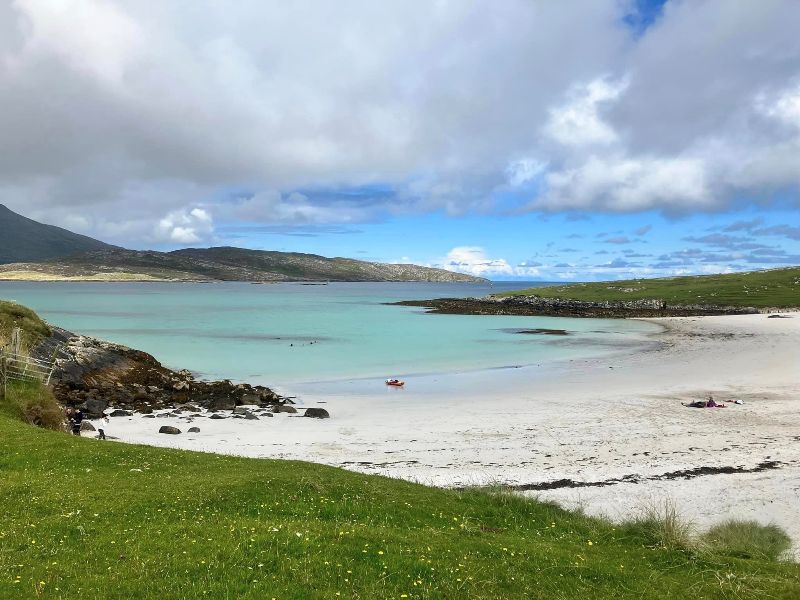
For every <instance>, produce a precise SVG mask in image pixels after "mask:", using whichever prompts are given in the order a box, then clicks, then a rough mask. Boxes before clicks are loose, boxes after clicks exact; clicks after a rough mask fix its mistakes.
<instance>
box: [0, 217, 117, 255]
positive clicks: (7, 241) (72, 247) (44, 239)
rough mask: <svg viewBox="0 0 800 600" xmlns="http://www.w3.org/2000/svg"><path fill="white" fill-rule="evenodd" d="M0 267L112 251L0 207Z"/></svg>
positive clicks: (95, 242) (97, 241)
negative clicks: (95, 251)
mask: <svg viewBox="0 0 800 600" xmlns="http://www.w3.org/2000/svg"><path fill="white" fill-rule="evenodd" d="M0 231H1V232H2V237H1V238H0V264H3V263H17V262H37V261H42V260H51V259H55V258H62V257H64V256H69V255H71V254H77V253H80V252H89V251H91V250H103V249H109V248H113V247H114V246H111V245H109V244H106V243H104V242H101V241H99V240H95V239H93V238H90V237H87V236H85V235H79V234H77V233H72V232H71V231H67V230H66V229H62V228H61V227H55V226H54V225H45V224H44V223H38V222H37V221H34V220H33V219H29V218H27V217H23V216H22V215H19V214H17V213H15V212H13V211H12V210H10V209H8V208H6V207H5V206H4V205H2V204H0Z"/></svg>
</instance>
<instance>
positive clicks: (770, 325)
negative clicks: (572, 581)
mask: <svg viewBox="0 0 800 600" xmlns="http://www.w3.org/2000/svg"><path fill="white" fill-rule="evenodd" d="M786 314H787V315H789V316H790V318H769V316H768V315H766V314H756V315H736V316H708V317H671V318H664V319H655V320H653V322H655V323H657V324H658V325H660V326H661V327H662V328H663V331H662V332H661V333H658V334H655V335H653V336H651V340H650V341H649V343H647V344H640V345H638V346H636V347H633V348H630V349H628V350H627V351H620V352H617V353H615V354H612V355H610V356H607V357H602V358H590V359H576V360H571V361H563V362H561V363H557V364H552V363H551V364H549V365H547V366H546V367H537V366H536V365H532V366H526V367H521V368H507V369H494V370H490V371H469V372H463V373H446V374H438V375H424V376H420V377H418V378H410V379H409V380H408V381H407V383H406V388H405V389H402V390H390V389H386V386H384V385H383V382H382V381H381V380H377V379H369V380H359V381H340V382H328V383H318V384H303V385H299V386H296V387H293V388H291V389H286V390H282V391H283V392H284V393H287V394H289V395H296V396H297V400H296V402H297V406H298V408H300V407H302V406H316V407H323V408H326V409H327V410H328V411H329V412H330V413H331V417H332V418H330V419H325V420H318V419H311V418H303V417H301V416H299V415H301V414H302V411H300V412H299V414H298V415H291V414H275V415H274V416H273V417H271V418H265V417H264V416H262V417H261V418H260V419H258V420H243V419H234V418H226V419H219V420H212V419H210V418H209V417H208V416H207V415H206V414H204V413H199V416H198V414H194V415H189V414H182V415H180V416H166V417H161V418H159V417H156V418H155V419H153V418H145V417H144V416H142V415H135V416H133V417H116V418H113V419H111V423H110V425H109V426H108V428H107V429H108V433H109V435H111V436H113V437H116V438H118V439H119V440H121V441H124V442H130V443H142V444H152V445H158V446H169V447H177V448H185V449H191V450H200V451H207V452H221V453H229V454H236V455H242V456H251V457H258V458H282V459H297V460H306V461H312V462H318V463H324V464H329V465H334V466H339V467H344V468H347V469H352V470H356V471H361V472H365V473H374V474H382V475H386V476H390V477H397V478H403V479H408V480H413V481H418V482H421V483H424V484H429V485H437V486H456V487H460V486H468V485H488V484H503V485H508V486H514V487H516V488H517V489H519V490H520V493H524V494H527V495H532V496H536V497H538V498H541V499H544V500H553V501H556V502H558V503H560V504H562V505H564V506H568V507H575V506H580V507H581V508H583V509H584V510H585V511H587V512H588V513H591V514H602V515H606V516H609V517H611V518H615V519H620V518H628V517H631V516H633V515H635V514H638V513H639V512H641V511H642V510H643V509H644V508H646V507H647V506H652V505H662V504H663V503H664V502H665V501H669V502H673V503H674V504H675V506H676V508H677V509H678V511H679V512H680V513H681V514H682V515H683V516H684V517H685V518H687V519H689V520H691V521H692V522H693V523H695V524H696V525H697V526H698V528H705V527H708V526H709V525H711V524H713V523H715V522H718V521H721V520H724V519H726V518H740V519H756V520H758V521H760V522H763V523H776V524H778V525H780V526H781V527H783V528H785V529H786V530H787V532H788V533H789V534H790V536H791V537H792V538H793V539H794V540H795V549H796V548H797V547H798V543H797V542H798V540H800V444H798V442H800V411H799V410H798V409H800V368H798V367H800V314H798V313H786ZM278 389H280V388H278ZM708 395H713V396H714V398H715V400H716V401H717V402H724V403H725V404H726V408H713V409H705V408H703V409H696V408H687V407H684V406H682V405H681V402H685V403H688V402H691V401H696V400H701V399H705V398H706V397H707V396H708ZM737 399H738V400H741V401H742V402H743V404H733V403H732V402H733V401H734V400H737ZM190 420H191V424H190ZM162 425H172V426H175V427H178V428H179V429H181V431H182V432H183V433H181V434H180V435H165V434H159V433H157V432H158V429H159V427H160V426H162ZM191 426H196V427H199V428H200V432H199V433H188V432H187V430H188V428H189V427H191ZM586 484H592V485H586ZM547 488H550V489H547Z"/></svg>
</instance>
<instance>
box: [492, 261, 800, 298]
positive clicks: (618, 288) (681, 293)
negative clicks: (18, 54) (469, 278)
mask: <svg viewBox="0 0 800 600" xmlns="http://www.w3.org/2000/svg"><path fill="white" fill-rule="evenodd" d="M533 294H535V295H538V296H542V297H544V298H565V299H570V300H582V301H619V300H643V299H651V298H657V299H661V300H665V301H666V302H667V303H669V304H717V305H725V306H753V307H756V308H768V307H777V308H788V307H798V306H800V267H792V268H789V269H774V270H770V271H753V272H750V273H730V274H725V275H697V276H688V277H670V278H665V279H629V280H625V281H604V282H596V283H573V284H569V285H557V286H552V287H541V288H530V289H526V290H521V291H517V292H508V293H505V294H501V295H503V296H514V295H533Z"/></svg>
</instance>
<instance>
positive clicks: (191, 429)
mask: <svg viewBox="0 0 800 600" xmlns="http://www.w3.org/2000/svg"><path fill="white" fill-rule="evenodd" d="M189 433H200V428H199V427H189Z"/></svg>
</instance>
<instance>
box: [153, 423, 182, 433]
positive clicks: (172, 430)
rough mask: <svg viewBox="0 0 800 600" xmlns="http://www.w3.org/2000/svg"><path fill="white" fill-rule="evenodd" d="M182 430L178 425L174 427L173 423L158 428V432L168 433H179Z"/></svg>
mask: <svg viewBox="0 0 800 600" xmlns="http://www.w3.org/2000/svg"><path fill="white" fill-rule="evenodd" d="M180 432H181V430H180V429H178V428H177V427H172V425H162V426H161V427H160V428H159V430H158V433H168V434H170V435H177V434H179V433H180Z"/></svg>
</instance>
